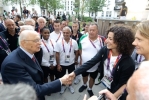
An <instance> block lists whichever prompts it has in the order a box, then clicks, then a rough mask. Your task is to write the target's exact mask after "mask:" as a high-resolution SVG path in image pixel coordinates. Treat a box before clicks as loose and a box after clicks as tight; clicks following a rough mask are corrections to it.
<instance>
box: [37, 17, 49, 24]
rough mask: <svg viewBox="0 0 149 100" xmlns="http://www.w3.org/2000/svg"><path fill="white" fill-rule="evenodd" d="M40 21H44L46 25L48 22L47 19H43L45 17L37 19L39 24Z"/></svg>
mask: <svg viewBox="0 0 149 100" xmlns="http://www.w3.org/2000/svg"><path fill="white" fill-rule="evenodd" d="M39 20H43V21H44V22H45V23H46V22H47V21H46V19H45V18H43V17H39V18H38V19H37V22H38V23H39Z"/></svg>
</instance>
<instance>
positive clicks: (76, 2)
mask: <svg viewBox="0 0 149 100" xmlns="http://www.w3.org/2000/svg"><path fill="white" fill-rule="evenodd" d="M74 7H75V8H74V11H75V12H76V16H77V17H78V18H79V12H80V0H75V3H74Z"/></svg>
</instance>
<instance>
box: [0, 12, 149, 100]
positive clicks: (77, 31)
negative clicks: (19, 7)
mask: <svg viewBox="0 0 149 100" xmlns="http://www.w3.org/2000/svg"><path fill="white" fill-rule="evenodd" d="M25 12H26V11H24V13H25ZM25 16H27V15H26V14H25ZM99 27H100V26H99ZM81 29H82V30H81ZM106 35H107V37H104V36H101V35H100V34H99V30H98V24H97V23H84V24H83V27H82V28H81V25H80V23H79V22H78V20H76V21H74V22H72V25H69V21H68V20H66V19H65V20H62V21H60V20H59V19H55V20H53V19H49V20H47V19H46V18H44V17H37V16H32V17H31V18H28V19H25V20H22V19H21V17H19V16H18V15H15V17H14V18H13V19H10V18H6V19H5V20H4V22H3V23H0V66H1V68H0V72H1V75H2V80H1V82H3V84H4V85H5V84H10V85H11V84H17V83H20V82H21V83H24V84H28V85H30V86H31V87H32V88H33V89H34V90H35V92H36V95H37V98H38V99H39V100H45V98H44V96H45V95H52V93H55V92H60V94H63V93H64V92H65V90H66V89H67V88H68V89H69V91H70V92H71V93H72V94H73V93H75V91H74V88H73V85H74V84H78V83H79V82H80V80H81V79H82V80H83V84H82V86H81V87H80V88H79V89H78V91H79V92H83V91H84V90H85V89H87V92H88V94H89V96H90V97H91V98H90V99H89V100H96V99H97V97H96V96H93V95H94V93H93V90H92V87H93V86H94V84H95V79H96V78H97V76H98V73H100V77H99V78H98V79H99V83H102V84H104V86H105V87H106V88H107V90H103V91H101V92H100V94H104V98H108V99H110V100H117V99H118V98H119V99H120V100H126V97H127V100H132V98H136V99H134V100H148V99H149V98H148V96H147V95H146V94H144V93H143V92H144V91H148V90H149V87H148V85H147V83H145V82H144V81H148V76H149V75H148V73H147V71H148V66H147V64H148V62H144V63H143V64H142V65H141V66H140V67H139V65H140V63H141V62H142V61H148V59H149V55H148V54H149V51H148V50H149V45H148V43H149V21H143V22H140V23H139V24H138V25H137V26H136V34H135V36H134V31H133V30H132V29H131V28H130V27H128V26H125V25H123V23H121V22H120V23H119V22H117V23H115V25H114V26H112V27H111V28H109V29H108V30H107V33H106ZM67 70H68V74H67V73H66V71H67ZM135 70H136V71H135ZM133 73H134V74H133ZM143 74H145V76H146V77H147V78H146V77H143ZM80 75H82V78H81V76H80ZM136 75H138V77H136ZM48 77H50V81H49V80H48ZM137 79H138V80H137ZM73 80H74V84H73ZM88 81H89V82H88ZM87 82H88V85H87ZM134 82H135V83H136V85H135V86H133V88H132V85H133V84H134ZM139 82H141V84H139ZM126 84H127V85H126ZM142 85H143V86H142ZM6 87H7V86H6ZM14 87H15V86H14ZM0 88H1V87H0ZM2 88H3V87H2ZM0 90H1V89H0ZM132 92H134V93H132ZM146 93H148V92H146ZM138 95H139V96H140V98H138ZM92 96H93V97H92ZM0 98H1V97H0ZM84 99H85V98H84ZM11 100H12V99H11ZM16 100H17V99H16ZM18 100H19V99H18ZM33 100H34V99H33Z"/></svg>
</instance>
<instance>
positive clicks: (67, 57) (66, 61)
mask: <svg viewBox="0 0 149 100" xmlns="http://www.w3.org/2000/svg"><path fill="white" fill-rule="evenodd" d="M69 62H70V56H69V55H66V56H65V63H69Z"/></svg>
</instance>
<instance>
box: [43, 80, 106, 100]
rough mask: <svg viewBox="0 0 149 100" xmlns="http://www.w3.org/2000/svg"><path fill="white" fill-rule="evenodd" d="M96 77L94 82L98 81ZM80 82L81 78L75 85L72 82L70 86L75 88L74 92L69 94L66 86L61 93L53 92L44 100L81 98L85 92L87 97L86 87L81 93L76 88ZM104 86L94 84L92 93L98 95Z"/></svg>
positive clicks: (80, 99) (80, 84) (75, 99)
mask: <svg viewBox="0 0 149 100" xmlns="http://www.w3.org/2000/svg"><path fill="white" fill-rule="evenodd" d="M97 78H98V77H97ZM97 78H96V80H95V83H97V82H98V81H97ZM82 84H83V82H82V80H81V81H80V82H79V83H78V84H77V85H75V84H74V83H73V85H72V86H73V88H74V90H75V92H74V94H71V92H70V91H69V88H67V89H66V90H65V92H64V93H63V94H60V93H59V92H58V93H53V94H51V96H46V97H45V98H46V100H83V98H84V95H85V94H87V97H88V98H89V94H88V92H87V89H86V90H84V91H83V92H81V93H80V92H78V89H79V88H80V87H81V86H82ZM104 88H105V87H104V86H103V85H102V84H99V85H94V86H93V89H92V91H93V93H94V95H96V96H98V92H99V91H100V90H102V89H104Z"/></svg>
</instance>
